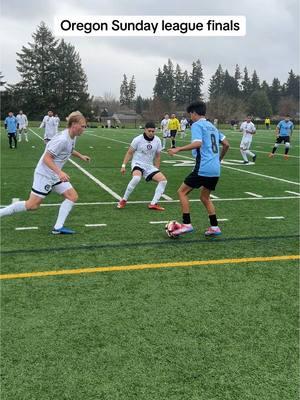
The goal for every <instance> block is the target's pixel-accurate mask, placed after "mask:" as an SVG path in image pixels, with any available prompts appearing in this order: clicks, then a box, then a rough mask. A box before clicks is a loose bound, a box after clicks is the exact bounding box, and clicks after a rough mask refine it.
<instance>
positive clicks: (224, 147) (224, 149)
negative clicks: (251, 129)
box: [220, 139, 230, 161]
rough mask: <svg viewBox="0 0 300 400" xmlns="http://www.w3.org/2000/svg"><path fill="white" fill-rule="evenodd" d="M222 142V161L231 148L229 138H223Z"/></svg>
mask: <svg viewBox="0 0 300 400" xmlns="http://www.w3.org/2000/svg"><path fill="white" fill-rule="evenodd" d="M221 144H222V150H221V153H220V161H222V160H223V158H224V156H225V154H226V153H227V151H228V150H229V147H230V146H229V142H228V140H227V139H223V140H222V141H221Z"/></svg>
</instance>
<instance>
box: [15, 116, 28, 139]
mask: <svg viewBox="0 0 300 400" xmlns="http://www.w3.org/2000/svg"><path fill="white" fill-rule="evenodd" d="M16 118H17V121H18V124H19V128H18V137H19V142H21V140H22V133H24V136H25V140H26V142H28V135H27V126H28V119H27V116H26V115H25V114H23V111H22V110H20V111H19V114H18V115H17V116H16Z"/></svg>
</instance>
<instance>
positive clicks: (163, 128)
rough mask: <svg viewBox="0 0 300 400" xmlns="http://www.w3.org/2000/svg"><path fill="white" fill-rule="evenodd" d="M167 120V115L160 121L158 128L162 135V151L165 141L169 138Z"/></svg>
mask: <svg viewBox="0 0 300 400" xmlns="http://www.w3.org/2000/svg"><path fill="white" fill-rule="evenodd" d="M169 120H170V118H169V114H165V116H164V118H163V119H162V120H161V123H160V128H161V131H162V134H163V145H162V150H164V149H165V148H166V144H167V139H169V138H170V137H171V134H170V130H169V128H168V126H169Z"/></svg>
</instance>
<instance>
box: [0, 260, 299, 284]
mask: <svg viewBox="0 0 300 400" xmlns="http://www.w3.org/2000/svg"><path fill="white" fill-rule="evenodd" d="M285 260H300V255H298V254H297V255H289V256H272V257H250V258H225V259H221V260H198V261H180V262H168V263H159V264H139V265H119V266H114V267H92V268H77V269H62V270H60V271H41V272H24V273H18V274H1V275H0V279H2V280H4V279H19V278H38V277H43V276H56V275H75V274H90V273H95V272H114V271H135V270H142V269H154V268H178V267H194V266H200V265H217V264H240V263H252V262H267V261H285Z"/></svg>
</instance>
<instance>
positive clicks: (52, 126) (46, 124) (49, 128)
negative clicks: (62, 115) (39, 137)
mask: <svg viewBox="0 0 300 400" xmlns="http://www.w3.org/2000/svg"><path fill="white" fill-rule="evenodd" d="M40 128H45V134H44V139H49V140H50V139H52V138H53V136H54V135H55V134H56V133H57V132H56V122H55V119H54V117H49V115H45V116H44V119H43V121H42V123H41V125H40Z"/></svg>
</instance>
